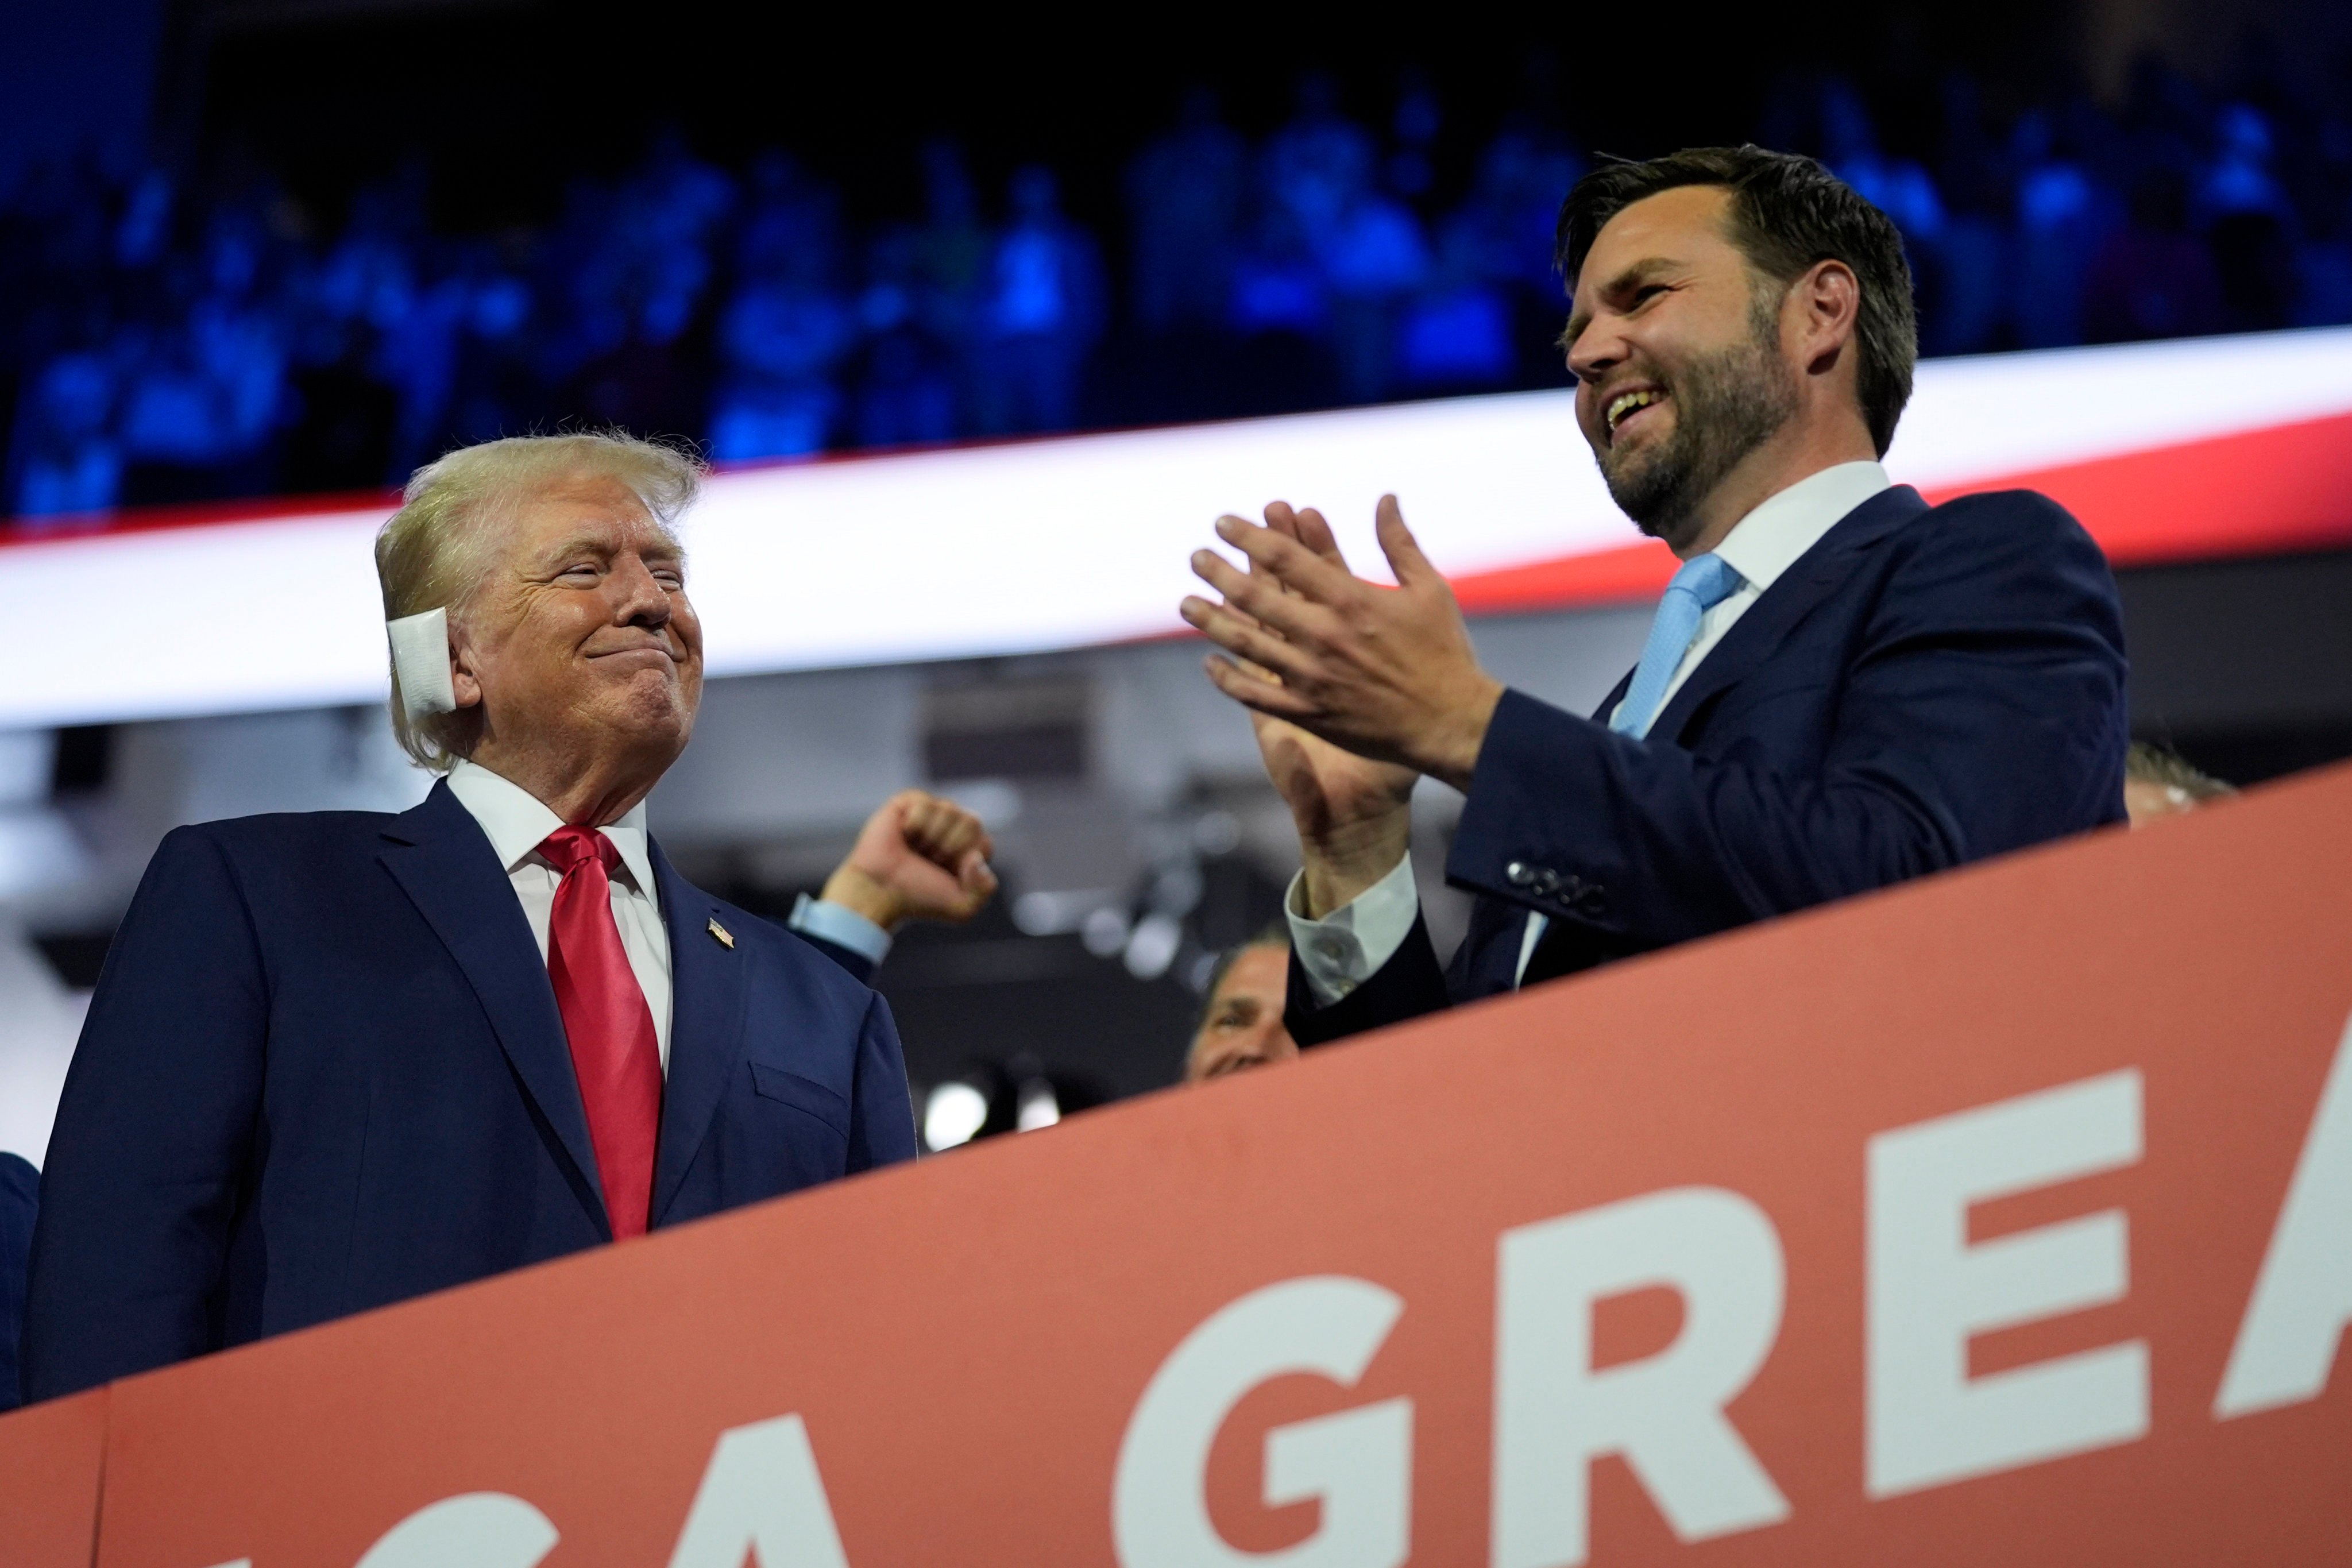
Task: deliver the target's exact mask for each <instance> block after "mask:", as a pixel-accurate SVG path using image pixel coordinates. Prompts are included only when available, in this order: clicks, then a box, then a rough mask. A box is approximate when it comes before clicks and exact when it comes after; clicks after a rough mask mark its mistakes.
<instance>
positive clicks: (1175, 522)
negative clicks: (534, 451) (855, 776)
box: [0, 328, 2352, 729]
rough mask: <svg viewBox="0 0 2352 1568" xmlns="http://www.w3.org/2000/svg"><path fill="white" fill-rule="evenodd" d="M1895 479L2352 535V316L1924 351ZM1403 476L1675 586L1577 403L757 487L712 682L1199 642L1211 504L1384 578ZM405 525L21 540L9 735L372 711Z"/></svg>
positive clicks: (718, 519) (1638, 580)
mask: <svg viewBox="0 0 2352 1568" xmlns="http://www.w3.org/2000/svg"><path fill="white" fill-rule="evenodd" d="M1887 464H1888V467H1889V468H1891V469H1892V470H1893V472H1894V474H1895V478H1896V479H1899V480H1903V481H1906V482H1909V483H1914V484H1916V485H1918V486H1920V487H1921V488H1922V489H1925V490H1927V491H1928V492H1929V493H1930V494H1931V495H1932V496H1937V497H1944V496H1949V495H1952V494H1956V493H1959V492H1961V491H1965V490H1969V489H1993V488H2000V487H2003V486H2007V485H2011V484H2015V483H2029V484H2032V485H2035V486H2036V487H2038V488H2041V489H2046V490H2048V491H2049V492H2050V493H2052V494H2053V495H2055V496H2056V497H2057V498H2058V499H2059V500H2061V501H2062V502H2063V503H2065V504H2066V505H2067V506H2069V507H2070V508H2072V509H2073V510H2074V511H2075V513H2076V515H2078V516H2079V517H2081V518H2082V519H2083V521H2084V523H2085V524H2086V526H2088V527H2089V528H2090V530H2091V531H2092V532H2093V534H2094V535H2095V537H2097V538H2098V539H2099V541H2100V542H2101V543H2102V544H2103V545H2104V546H2105V548H2106V549H2107V551H2108V553H2109V555H2110V557H2111V558H2113V559H2115V560H2116V561H2117V562H2118V563H2140V562H2153V561H2173V560H2189V559H2195V558H2199V557H2201V556H2210V555H2216V554H2232V553H2243V552H2252V551H2263V550H2287V549H2319V548H2329V547H2337V546H2342V545H2346V544H2352V329H2345V328H2330V329H2325V330H2316V331H2294V332H2273V333H2264V334H2252V335H2246V336H2241V337H2231V338H2204V339H2195V340H2189V341H2183V342H2162V343H2140V344H2131V345H2126V346H2123V347H2116V348H2101V349H2080V350H2062V351H2050V352H2043V353H2014V354H2000V355H1987V356H1983V357H1981V358H1976V359H1967V360H1951V361H1942V362H1930V363H1926V364H1923V365H1921V366H1920V367H1919V374H1918V383H1917V392H1916V395H1915V396H1914V398H1913V401H1912V404H1911V407H1910V409H1909V411H1908V412H1907V413H1906V416H1905V417H1904V420H1903V423H1902V426H1901V431H1900V434H1899V435H1898V437H1897V438H1896V440H1895V447H1894V449H1893V450H1892V451H1891V452H1890V453H1889V454H1888V456H1887ZM1384 491H1394V492H1395V493H1397V494H1398V495H1399V496H1400V497H1401V498H1402V501H1403V504H1404V510H1405V516H1406V518H1407V520H1408V521H1410V522H1411V523H1412V527H1413V529H1414V530H1415V531H1416V533H1417V534H1418V535H1419V537H1420V539H1421V541H1422V542H1423V547H1424V549H1426V551H1427V552H1428V553H1429V555H1430V557H1431V558H1432V559H1433V561H1435V562H1436V563H1438V565H1439V566H1440V567H1441V568H1442V569H1444V571H1445V572H1446V573H1447V574H1448V575H1449V576H1451V577H1452V578H1454V581H1455V583H1456V585H1457V591H1458V592H1459V593H1460V595H1461V596H1462V599H1463V603H1464V605H1465V608H1467V609H1468V610H1469V611H1470V612H1471V613H1473V614H1480V613H1489V612H1499V611H1506V610H1524V609H1538V608H1547V607H1558V606H1560V605H1571V604H1579V603H1592V602H1597V601H1600V600H1604V599H1612V598H1614V599H1625V598H1647V597H1649V596H1652V595H1654V594H1655V593H1656V591H1657V589H1658V588H1659V587H1660V586H1661V585H1662V584H1664V580H1665V577H1666V575H1667V574H1668V573H1669V572H1670V570H1671V564H1672V563H1671V561H1670V559H1669V558H1668V557H1667V556H1666V555H1665V553H1664V548H1663V547H1662V546H1658V545H1655V544H1652V543H1645V542H1643V541H1641V539H1640V538H1639V536H1638V534H1637V533H1636V532H1635V531H1634V530H1633V526H1632V525H1631V524H1630V523H1628V522H1627V521H1626V520H1625V519H1624V518H1623V517H1622V516H1621V515H1620V514H1619V513H1618V511H1617V510H1616V508H1615V507H1614V506H1613V505H1612V504H1611V503H1610V500H1609V498H1608V493H1607V491H1606V489H1604V488H1603V487H1602V485H1601V480H1600V478H1599V476H1598V474H1597V473H1596V472H1595V470H1594V468H1593V465H1592V460H1591V457H1590V455H1589V454H1588V453H1587V452H1586V451H1585V449H1584V447H1583V444H1582V442H1581V439H1580V437H1578V435H1577V433H1576V426H1575V423H1574V420H1573V417H1572V397H1571V395H1570V394H1569V393H1567V392H1532V393H1515V394H1507V395H1496V396H1484V397H1464V398H1452V399H1445V400H1441V401H1437V402H1430V403H1418V404H1398V405H1389V406H1385V407H1378V408H1360V409H1348V410H1343V411H1339V412H1335V413H1328V414H1311V415H1297V416H1286V417H1282V418H1273V419H1254V420H1241V421H1235V422H1232V423H1227V424H1217V425H1200V426H1182V427H1178V428H1172V429H1162V430H1145V431H1133V432H1123V433H1118V434H1112V435H1102V436H1082V437H1063V438H1057V439H1052V440H1039V441H1025V442H1015V443H1010V444H1004V445H998V446H989V447H963V448H954V449H949V450H942V451H934V452H920V453H912V454H905V455H898V456H887V457H875V458H854V459H845V460H840V461H826V462H814V463H799V464H787V465H782V466H772V467H766V468H745V469H739V470H736V471H732V472H729V473H723V474H719V475H718V476H716V477H715V478H714V479H712V481H711V483H710V485H709V489H708V491H707V492H706V494H705V497H704V499H703V500H702V502H701V504H700V506H699V507H698V509H697V510H696V511H695V512H694V513H693V514H692V515H691V516H690V517H688V520H687V521H686V524H685V528H684V531H685V534H686V539H687V543H688V550H689V552H690V561H689V574H690V581H691V584H692V586H693V592H694V595H695V598H696V601H697V604H698V607H699V609H700V610H701V613H702V620H703V624H704V626H705V628H706V631H707V635H708V637H709V647H708V657H709V672H710V673H711V674H713V675H739V674H754V673H763V672H774V671H782V670H793V669H810V668H828V667H837V666H844V665H859V664H878V663H891V662H898V661H905V660H918V659H937V658H971V657H987V656H997V655H1005V654H1017V653H1025V652H1038V651H1045V650H1051V649H1056V648H1069V647H1081V646H1086V645H1090V644H1100V643H1107V642H1117V641H1121V640H1126V639H1132V638H1139V637H1163V636H1172V635H1179V634H1181V632H1182V630H1183V627H1182V623H1181V621H1180V620H1178V618H1177V616H1176V605H1177V601H1178V600H1179V599H1181V597H1182V596H1183V595H1186V594H1188V593H1191V592H1192V590H1193V589H1194V588H1195V587H1196V586H1198V584H1197V583H1196V582H1195V580H1194V578H1193V577H1192V573H1191V572H1190V570H1189V569H1188V567H1187V564H1186V562H1187V559H1188V557H1189V556H1190V554H1191V552H1192V551H1194V550H1196V549H1199V548H1202V546H1204V545H1213V542H1214V536H1213V533H1212V531H1211V528H1212V525H1213V522H1214V521H1215V519H1216V518H1217V516H1218V515H1219V514H1220V513H1223V512H1228V511H1232V512H1239V513H1243V514H1245V515H1254V514H1255V512H1256V511H1257V510H1258V509H1259V508H1261V507H1262V506H1263V505H1264V504H1265V502H1266V501H1268V500H1274V499H1276V498H1281V499H1285V500H1291V501H1294V502H1297V503H1299V504H1312V505H1316V506H1319V507H1321V508H1322V509H1323V510H1325V511H1326V513H1327V514H1328V516H1329V517H1330V519H1331V521H1332V523H1333V524H1334V526H1335V528H1336V530H1337V531H1338V533H1339V540H1340V542H1341V544H1342V546H1343V547H1344V548H1345V549H1346V550H1347V552H1348V554H1349V561H1350V562H1351V563H1353V564H1354V565H1355V567H1356V568H1357V569H1358V570H1360V571H1362V572H1365V573H1366V574H1370V575H1375V576H1378V575H1383V574H1382V573H1381V571H1380V563H1381V556H1380V553H1379V551H1378V549H1377V548H1376V547H1375V545H1374V542H1373V540H1372V534H1371V520H1372V508H1373V504H1374V502H1375V501H1376V500H1378V499H1379V497H1380V496H1381V493H1382V492H1384ZM388 510H389V508H388V505H386V504H375V505H370V506H363V507H351V506H341V507H329V506H322V507H320V509H319V510H316V511H314V512H302V511H299V510H291V511H289V508H288V507H287V506H286V505H285V504H284V503H270V504H269V505H268V506H266V507H257V508H256V509H254V510H252V511H249V512H247V513H245V514H243V515H242V516H240V515H238V514H236V513H235V512H234V511H232V512H227V513H224V514H223V515H222V516H221V518H220V520H219V521H214V522H211V523H207V524H204V525H186V526H182V525H174V526H169V527H164V526H155V527H135V526H134V527H130V528H118V529H115V530H113V531H107V532H100V533H87V534H79V535H77V534H73V533H71V532H70V531H68V532H65V533H58V534H53V535H37V534H34V533H32V532H30V531H19V532H18V533H17V534H16V536H15V537H14V539H13V540H12V542H10V543H9V544H8V545H7V546H6V547H5V548H0V584H5V587H6V588H7V590H8V591H9V597H10V602H12V603H15V604H18V605H37V606H38V607H39V609H40V612H41V621H42V627H43V630H42V632H41V634H40V635H37V636H34V637H26V638H23V639H20V646H19V647H18V648H17V650H16V664H15V674H14V677H13V679H10V680H9V681H8V682H7V683H6V684H5V687H0V729H14V728H31V727H38V726H49V725H58V724H70V723H89V722H100V721H115V720H126V719H142V718H157V717H165V716H170V715H173V714H189V713H222V712H237V711H251V710H263V709H271V708H295V707H322V706H332V705H340V704H346V703H365V702H381V701H382V700H383V698H384V695H385V690H386V662H387V661H386V656H385V645H384V632H383V616H382V610H381V605H380V601H379V598H378V595H377V592H376V585H375V579H374V571H373V559H372V554H371V549H370V546H371V542H372V540H373V534H374V531H375V530H376V528H377V526H378V525H379V524H381V522H382V521H383V518H384V516H385V515H386V513H387V511H388ZM132 521H136V520H135V519H134V520H132Z"/></svg>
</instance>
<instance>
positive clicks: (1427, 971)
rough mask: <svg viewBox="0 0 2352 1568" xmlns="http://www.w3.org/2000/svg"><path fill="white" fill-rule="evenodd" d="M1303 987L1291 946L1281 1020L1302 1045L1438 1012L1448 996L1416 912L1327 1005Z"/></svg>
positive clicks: (1424, 926) (1324, 1042) (1301, 972)
mask: <svg viewBox="0 0 2352 1568" xmlns="http://www.w3.org/2000/svg"><path fill="white" fill-rule="evenodd" d="M1314 997H1315V994H1314V992H1312V991H1311V990H1309V989H1308V988H1307V968H1306V966H1305V965H1304V964H1302V963H1299V961H1298V953H1297V951H1296V950H1295V949H1294V950H1293V951H1292V952H1291V954H1290V989H1289V991H1288V992H1287V993H1286V999H1285V1001H1284V1004H1283V1010H1282V1026H1283V1027H1284V1028H1286V1029H1287V1030H1289V1031H1290V1037H1291V1038H1292V1039H1294V1040H1296V1041H1297V1042H1298V1044H1299V1045H1300V1046H1302V1047H1307V1046H1320V1045H1327V1044H1328V1043H1329V1042H1331V1041H1333V1040H1337V1039H1341V1038H1344V1037H1347V1036H1349V1035H1360V1034H1362V1033H1363V1032H1364V1031H1365V1030H1367V1029H1378V1028H1381V1027H1384V1026H1387V1025H1390V1024H1402V1023H1403V1022H1404V1021H1405V1020H1406V1019H1407V1018H1418V1017H1420V1016H1422V1015H1423V1014H1424V1013H1437V1012H1443V1011H1444V1009H1445V1007H1446V1005H1448V1001H1449V996H1448V992H1447V989H1446V984H1445V972H1444V970H1442V969H1440V968H1439V967H1438V964H1437V949H1436V948H1435V946H1434V945H1433V944H1432V942H1430V940H1429V927H1428V925H1427V923H1426V922H1424V921H1423V920H1422V918H1421V917H1420V916H1419V915H1415V916H1414V917H1413V920H1412V931H1408V932H1407V933H1405V939H1404V942H1403V943H1402V945H1401V946H1399V947H1398V949H1397V950H1396V952H1392V953H1391V954H1390V955H1389V961H1388V962H1387V963H1383V964H1381V966H1380V968H1378V969H1376V970H1374V971H1373V972H1372V973H1371V975H1370V978H1368V979H1367V980H1365V982H1364V983H1363V984H1360V985H1359V986H1357V987H1356V988H1355V989H1354V990H1353V991H1350V992H1349V993H1348V994H1346V995H1345V996H1342V997H1340V998H1339V1000H1338V1001H1337V1002H1334V1003H1332V1004H1330V1005H1328V1006H1324V1007H1318V1006H1317V1005H1315V1000H1314Z"/></svg>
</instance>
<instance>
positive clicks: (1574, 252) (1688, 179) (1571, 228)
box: [1553, 146, 1919, 457]
mask: <svg viewBox="0 0 2352 1568" xmlns="http://www.w3.org/2000/svg"><path fill="white" fill-rule="evenodd" d="M1683 185H1717V186H1720V187H1722V188H1723V189H1724V190H1727V191H1728V192H1730V193H1731V209H1730V220H1731V240H1732V243H1733V244H1735V245H1737V246H1738V247H1739V249H1740V251H1741V253H1742V254H1744V255H1745V256H1746V257H1747V258H1748V265H1749V266H1751V267H1753V268H1756V270H1757V271H1759V272H1760V273H1762V274H1763V275H1764V276H1765V277H1767V278H1769V279H1774V280H1776V281H1778V282H1780V283H1782V284H1787V283H1790V282H1792V281H1794V280H1795V279H1797V277H1798V276H1799V275H1801V273H1803V271H1804V270H1805V269H1806V268H1809V267H1811V266H1812V265H1813V264H1814V263H1815V262H1817V261H1843V262H1844V263H1845V264H1846V265H1847V266H1848V267H1850V268H1853V275H1854V278H1855V280H1856V281H1858V282H1859V283H1860V284H1861V285H1862V314H1861V319H1860V320H1859V321H1857V322H1856V323H1855V330H1854V339H1855V343H1856V346H1857V348H1858V349H1859V351H1860V363H1858V364H1857V366H1856V367H1855V376H1854V389H1855V392H1856V395H1858V396H1859V397H1860V399H1861V402H1862V416H1863V419H1864V422H1866V423H1867V424H1868V425H1869V426H1870V439H1871V441H1872V443H1873V444H1874V446H1876V447H1877V448H1878V453H1879V456H1881V457H1885V455H1886V448H1887V446H1888V444H1889V443H1890V442H1892V441H1893V440H1894V439H1895V421H1896V420H1897V419H1900V418H1901V417H1902V416H1903V405H1905V404H1906V403H1908V402H1909V401H1911V369H1912V366H1913V364H1914V363H1916V361H1917V360H1918V357H1919V326H1918V319H1917V315H1916V311H1915V310H1913V307H1912V302H1911V267H1910V264H1909V263H1908V262H1906V260H1905V259H1904V258H1903V236H1902V235H1901V234H1900V233H1899V232H1897V230H1896V229H1895V223H1894V220H1893V219H1891V218H1889V217H1888V216H1886V215H1885V213H1883V212H1881V211H1879V210H1878V209H1877V208H1876V207H1874V206H1873V205H1871V204H1870V203H1869V202H1867V201H1865V200H1864V199H1863V197H1862V195H1861V194H1860V193H1859V192H1857V191H1856V190H1855V189H1854V188H1853V186H1852V185H1849V184H1846V183H1845V182H1844V181H1843V180H1841V179H1839V178H1838V177H1837V176H1836V175H1835V174H1831V173H1830V172H1829V171H1828V170H1827V169H1824V168H1822V166H1821V164H1819V163H1815V162H1814V161H1813V160H1812V159H1811V158H1804V157H1800V156H1798V155H1797V154H1795V153H1768V152H1766V151H1765V150H1764V149H1763V148H1761V147H1753V146H1750V147H1688V148H1685V149H1684V150H1683V151H1682V152H1679V153H1668V154H1667V155H1666V156H1664V157H1663V158H1652V159H1650V160H1648V161H1647V162H1645V163H1630V162H1629V163H1603V164H1601V166H1600V167H1599V168H1597V169H1595V170H1593V171H1592V172H1591V174H1587V175H1585V176H1584V178H1582V179H1580V180H1579V181H1577V182H1576V188H1575V189H1574V190H1572V191H1570V192H1569V193H1568V200H1567V201H1566V202H1565V203H1563V204H1562V205H1561V206H1560V209H1559V232H1558V234H1557V236H1556V237H1555V239H1554V243H1553V258H1554V259H1555V260H1557V261H1558V262H1559V269H1560V273H1561V276H1563V277H1564V278H1566V279H1568V285H1569V288H1570V290H1573V289H1575V287H1576V275H1577V273H1578V271H1579V270H1580V269H1581V268H1582V267H1583V266H1584V258H1585V256H1586V255H1587V253H1589V252H1590V251H1591V249H1592V242H1593V240H1594V239H1595V238H1596V237H1599V235H1600V233H1601V228H1602V227H1603V226H1606V225H1607V223H1608V222H1609V220H1610V219H1611V218H1612V217H1615V216H1617V215H1618V214H1619V213H1621V212H1623V211H1624V210H1625V209H1626V208H1627V207H1629V206H1632V205H1633V204H1634V203H1635V202H1638V201H1642V200H1643V199H1645V198H1646V197H1650V196H1654V195H1658V194H1659V193H1660V192H1661V191H1671V190H1674V189H1675V188H1677V187H1679V186H1683Z"/></svg>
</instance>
